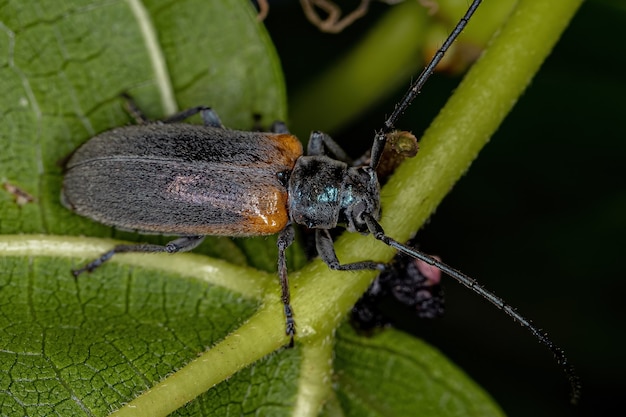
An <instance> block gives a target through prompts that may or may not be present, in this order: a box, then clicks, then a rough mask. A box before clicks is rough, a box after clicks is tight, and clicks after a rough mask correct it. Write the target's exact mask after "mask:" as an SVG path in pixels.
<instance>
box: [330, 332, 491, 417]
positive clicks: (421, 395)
mask: <svg viewBox="0 0 626 417" xmlns="http://www.w3.org/2000/svg"><path fill="white" fill-rule="evenodd" d="M335 372H336V375H337V382H336V384H337V386H338V389H337V391H338V394H337V396H338V397H339V402H340V403H341V405H342V408H343V409H344V410H349V411H348V412H346V415H354V416H372V417H374V416H408V415H413V414H414V413H415V410H417V409H419V410H420V415H421V416H440V415H446V416H468V415H475V416H501V415H502V412H501V411H500V409H499V408H498V407H496V406H495V405H493V403H492V401H491V399H490V398H489V397H488V396H487V395H486V394H485V393H484V392H482V391H481V390H480V389H477V388H476V386H475V385H474V383H473V382H472V381H471V380H470V379H469V378H468V377H467V376H465V375H464V374H463V373H462V372H461V371H460V370H459V369H457V368H456V367H455V366H454V365H452V364H451V363H450V362H449V361H448V360H447V359H446V358H445V357H444V356H443V355H442V354H441V353H439V352H438V351H436V350H435V349H433V348H432V347H430V346H428V345H427V344H425V343H424V342H422V341H420V340H417V339H415V338H411V337H409V336H407V335H405V334H404V333H400V332H397V331H395V330H386V331H384V332H381V333H379V334H377V335H375V336H374V337H372V338H363V337H359V336H358V335H356V334H355V333H354V331H353V330H352V329H351V328H349V327H347V326H344V327H342V331H341V332H340V333H339V335H338V338H337V346H336V357H335ZM381 381H385V383H383V384H381Z"/></svg>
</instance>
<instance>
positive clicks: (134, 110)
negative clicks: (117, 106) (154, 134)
mask: <svg viewBox="0 0 626 417" xmlns="http://www.w3.org/2000/svg"><path fill="white" fill-rule="evenodd" d="M121 96H122V98H123V99H124V100H125V104H126V106H125V107H126V111H127V112H128V114H130V116H131V117H132V118H133V119H135V123H137V124H138V125H145V124H147V123H150V119H148V118H147V117H146V115H145V114H143V112H142V111H141V109H140V108H139V106H137V103H135V100H133V98H132V97H131V96H130V94H128V93H122V94H121Z"/></svg>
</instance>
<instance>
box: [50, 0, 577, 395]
mask: <svg viewBox="0 0 626 417" xmlns="http://www.w3.org/2000/svg"><path fill="white" fill-rule="evenodd" d="M480 3H481V1H480V0H475V1H473V2H472V4H471V5H470V7H469V9H468V10H467V12H466V14H465V15H464V16H463V18H462V19H461V20H460V21H459V22H458V24H457V25H456V27H455V28H454V30H453V31H452V33H451V34H450V35H449V37H448V38H447V40H446V41H445V42H444V44H443V46H442V47H441V48H440V49H439V50H438V51H437V53H436V54H435V56H434V57H433V58H432V60H431V61H430V63H429V64H428V65H427V66H426V68H425V69H424V70H423V72H422V73H421V74H420V76H419V77H418V78H417V80H416V81H415V82H414V83H413V84H412V85H411V87H410V89H409V90H408V91H407V93H406V95H405V96H404V98H403V99H402V100H401V102H400V103H399V104H398V105H397V106H396V108H395V110H394V111H393V113H392V114H391V115H390V116H389V117H388V119H387V120H386V121H385V123H384V128H383V129H382V130H381V131H379V132H377V133H376V135H375V137H374V141H373V144H372V148H371V160H370V163H369V165H365V166H351V165H349V164H348V161H349V158H348V156H347V155H346V153H345V152H344V151H343V150H342V149H341V148H340V147H339V145H338V144H336V143H335V142H334V141H333V139H332V138H331V137H330V136H328V135H327V134H325V133H322V132H319V131H315V132H313V133H311V136H310V139H309V143H308V147H307V154H306V155H303V154H302V145H301V144H300V142H299V141H298V139H297V138H296V137H295V136H293V135H291V134H289V132H288V131H287V129H286V127H285V125H284V124H282V123H276V124H275V125H274V128H273V133H259V132H242V131H234V130H227V129H225V128H224V127H223V126H222V123H221V122H220V120H219V118H218V116H217V114H216V113H215V112H214V111H213V110H211V109H210V108H208V107H203V106H199V107H195V108H191V109H188V110H185V111H183V112H180V113H178V114H175V115H173V116H170V117H169V118H168V119H165V120H163V121H162V122H159V123H145V122H147V120H146V119H145V118H144V117H143V116H142V115H141V113H140V112H139V111H138V109H136V108H134V110H133V113H134V115H135V118H136V119H137V120H138V121H140V122H142V123H140V124H139V125H135V126H126V127H120V128H116V129H113V130H109V131H107V132H104V133H101V134H99V135H97V136H95V137H93V138H91V139H90V140H89V141H88V142H86V143H85V144H84V145H82V146H81V147H80V148H78V149H77V150H76V152H75V153H74V154H73V155H72V156H71V158H70V160H69V161H68V163H67V165H66V173H65V178H64V182H63V191H62V202H63V204H64V205H65V206H66V207H68V208H69V209H70V210H72V211H74V212H76V213H77V214H80V215H82V216H85V217H89V218H91V219H94V220H96V221H98V222H101V223H104V224H106V225H110V226H115V227H117V228H120V229H128V230H134V231H138V232H143V233H157V234H164V235H179V236H181V237H180V238H178V239H175V240H172V241H171V242H169V243H168V244H166V245H165V246H160V245H153V244H132V245H117V246H115V247H114V248H113V249H111V250H110V251H108V252H106V253H105V254H103V255H102V256H101V257H100V258H98V259H95V260H94V261H92V262H90V263H89V264H87V265H86V266H85V267H83V268H80V269H77V270H75V271H73V273H74V275H75V276H78V275H79V274H81V273H82V272H85V271H89V272H91V271H93V270H94V269H96V268H97V267H98V266H100V265H101V264H102V263H104V262H105V261H107V260H109V259H110V258H111V257H112V256H113V255H115V254H116V253H124V252H168V253H174V252H182V251H188V250H191V249H193V248H195V247H196V246H198V245H199V244H200V243H201V242H202V240H203V239H204V236H205V235H223V236H251V235H268V234H275V233H278V234H279V236H278V275H279V279H280V286H281V290H282V302H283V305H284V314H285V322H286V328H285V331H286V334H287V335H288V336H289V338H290V345H293V338H294V335H295V333H296V325H295V321H294V317H293V311H292V308H291V304H290V294H289V284H288V280H287V267H286V260H285V249H286V248H287V247H288V246H289V245H290V244H291V243H292V242H293V240H294V231H293V225H294V224H300V225H304V226H306V227H308V228H311V229H315V240H316V247H317V251H318V254H319V255H320V257H321V258H322V260H323V261H324V262H325V263H326V264H327V265H328V266H329V267H330V268H331V269H334V270H346V271H355V270H364V269H367V270H378V271H383V270H384V269H385V266H386V265H385V264H383V263H380V262H375V261H361V262H355V263H349V264H342V263H340V261H339V260H338V259H337V256H336V254H335V250H334V247H333V240H332V238H331V235H330V233H329V230H330V229H334V228H335V227H337V226H338V225H341V226H344V227H345V228H346V229H347V230H348V231H350V232H359V233H363V234H371V235H372V236H373V237H374V238H375V239H378V240H380V241H382V242H384V243H385V244H387V245H389V246H391V247H392V248H395V249H396V250H398V251H400V252H401V253H403V254H405V255H408V256H410V257H413V258H415V259H419V260H421V261H424V262H426V263H428V264H430V265H433V266H435V267H437V268H439V269H440V270H441V271H443V272H444V273H446V274H447V275H449V276H451V277H452V278H454V279H456V280H457V281H458V282H460V283H461V284H463V285H465V286H466V287H467V288H469V289H470V290H472V291H474V292H475V293H477V294H478V295H480V296H481V297H483V298H485V299H486V300H487V301H489V302H490V303H492V304H493V305H495V306H496V307H498V308H499V309H501V310H503V311H504V312H505V313H506V314H507V315H509V316H510V317H512V318H513V319H514V320H515V321H517V322H519V323H520V324H521V325H522V326H523V327H525V328H526V329H527V330H529V331H530V332H531V333H532V334H533V335H534V336H535V337H536V338H537V339H538V340H539V341H540V342H541V343H542V344H544V345H546V346H547V347H548V348H549V349H550V350H551V351H552V353H553V354H554V356H555V357H556V360H557V361H558V362H559V364H561V366H562V367H563V368H564V370H565V372H566V373H567V375H568V377H569V379H570V384H571V389H572V399H573V401H575V400H576V399H577V398H578V396H579V383H578V379H577V377H576V375H575V373H574V371H573V368H572V367H571V365H570V364H569V361H568V359H567V358H566V356H565V355H564V353H563V351H562V350H561V349H560V348H559V347H557V346H556V345H554V344H553V343H552V341H550V339H548V337H547V335H546V334H545V333H544V332H542V331H541V330H540V329H539V328H537V327H535V326H534V325H533V324H532V323H531V322H530V321H529V320H528V319H526V318H524V317H523V316H522V315H521V314H519V313H518V312H517V311H515V310H514V309H513V308H512V307H511V306H509V305H508V304H506V303H505V302H504V301H503V300H502V299H500V298H498V297H497V296H495V295H494V294H493V293H491V292H489V291H487V290H486V289H484V288H483V287H481V286H480V285H478V283H477V282H476V281H475V280H474V279H472V278H470V277H469V276H467V275H465V274H463V273H462V272H460V271H458V270H456V269H454V268H451V267H449V266H448V265H446V264H444V263H443V262H441V261H439V260H437V259H435V258H433V257H431V256H428V255H426V254H424V253H422V252H419V251H417V250H415V249H414V248H412V247H409V246H407V245H404V244H402V243H400V242H397V241H395V240H394V239H392V238H391V237H389V236H387V235H386V234H385V232H384V230H383V228H382V227H381V226H380V224H379V223H378V220H379V219H380V216H381V210H380V199H379V183H378V178H377V175H376V171H375V168H376V167H377V165H378V163H379V161H380V159H381V154H382V150H383V148H384V145H385V141H386V135H387V134H389V133H390V132H392V131H393V129H394V125H395V123H396V121H397V119H398V117H399V116H400V115H401V114H402V113H403V112H404V111H405V110H406V109H407V107H408V106H409V105H410V104H411V102H412V101H413V100H414V99H415V98H416V96H417V95H418V94H419V92H420V90H421V89H422V87H423V85H424V83H425V82H426V80H427V79H428V78H429V77H430V75H431V74H432V72H433V71H434V69H435V67H436V66H437V64H438V63H439V62H440V60H441V59H442V58H443V56H444V54H445V53H446V51H447V50H448V48H449V47H450V45H451V44H452V42H454V40H455V39H456V38H457V36H458V35H459V34H460V33H461V31H462V30H463V28H464V27H465V26H466V24H467V22H468V21H469V19H470V18H471V16H472V15H473V13H474V12H475V11H476V9H477V8H478V6H479V4H480ZM197 113H200V115H201V116H202V119H203V121H204V125H192V124H185V123H181V122H182V121H183V120H185V119H187V118H188V117H190V116H192V115H194V114H197Z"/></svg>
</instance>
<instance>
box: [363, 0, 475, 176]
mask: <svg viewBox="0 0 626 417" xmlns="http://www.w3.org/2000/svg"><path fill="white" fill-rule="evenodd" d="M481 2H482V0H474V1H473V2H472V4H471V5H470V7H469V8H468V9H467V11H466V12H465V15H464V16H463V17H462V18H461V20H459V22H458V23H457V24H456V26H455V27H454V29H453V30H452V32H451V33H450V35H448V38H447V39H446V40H445V42H444V43H443V45H442V46H441V48H439V50H438V51H437V52H436V53H435V55H434V56H433V58H432V59H431V60H430V62H429V63H428V65H426V67H425V68H424V69H423V70H422V72H421V73H420V75H419V77H417V79H416V80H415V81H414V82H413V83H412V84H411V86H410V87H409V89H408V90H407V92H406V93H405V94H404V97H402V100H400V102H399V103H398V104H396V107H395V109H394V110H393V112H392V113H391V115H390V116H389V117H388V118H387V120H385V124H384V128H383V129H382V130H381V131H379V132H377V133H376V137H375V138H374V144H373V145H372V152H371V155H372V156H371V162H370V166H371V167H372V168H376V167H377V166H378V162H379V161H380V157H381V155H382V151H383V149H384V147H385V142H386V141H387V137H386V134H387V133H389V132H391V131H392V130H393V129H394V127H395V124H396V121H397V120H398V118H399V117H400V116H401V115H402V114H403V113H404V112H405V111H406V109H407V108H408V107H409V106H410V105H411V103H413V100H415V98H416V97H417V96H418V94H419V93H420V91H422V87H424V84H425V83H426V81H428V79H429V78H430V76H431V75H432V74H433V72H434V71H435V68H436V67H437V65H439V62H441V60H442V59H443V57H444V55H445V54H446V52H447V51H448V49H449V48H450V46H451V45H452V43H454V41H455V40H456V38H458V37H459V35H460V34H461V32H463V29H465V26H467V23H468V22H469V20H470V19H471V18H472V16H473V15H474V12H475V11H476V9H478V6H479V5H480V3H481Z"/></svg>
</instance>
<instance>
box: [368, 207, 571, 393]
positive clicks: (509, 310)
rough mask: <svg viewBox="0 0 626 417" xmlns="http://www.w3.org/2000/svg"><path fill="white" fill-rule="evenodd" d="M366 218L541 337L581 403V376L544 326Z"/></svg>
mask: <svg viewBox="0 0 626 417" xmlns="http://www.w3.org/2000/svg"><path fill="white" fill-rule="evenodd" d="M365 221H366V223H367V227H368V229H369V230H370V232H371V233H372V235H373V236H374V237H375V238H376V239H378V240H380V241H381V242H383V243H385V244H386V245H388V246H391V247H392V248H394V249H397V250H398V251H400V252H402V253H404V254H405V255H408V256H410V257H412V258H415V259H419V260H421V261H424V262H426V263H427V264H429V265H432V266H434V267H436V268H438V269H440V270H441V271H442V272H445V273H446V274H447V275H448V276H450V277H452V278H454V279H455V280H456V281H457V282H459V283H460V284H462V285H464V286H465V287H467V288H469V289H470V290H472V291H473V292H474V293H476V294H478V295H479V296H481V297H482V298H484V299H486V300H487V301H489V302H490V303H491V304H493V305H494V306H496V307H497V308H498V309H500V310H502V311H504V312H505V313H506V314H507V315H508V316H509V317H511V318H512V319H513V320H514V321H516V322H518V323H519V324H520V325H521V326H522V327H523V328H525V329H526V330H528V331H529V332H530V333H531V334H532V335H533V336H534V337H535V338H536V339H537V340H539V342H540V343H541V344H542V345H544V346H546V347H547V348H548V349H550V351H551V352H552V354H553V355H554V358H555V359H556V361H557V363H558V364H559V365H560V366H561V368H562V369H563V371H564V372H565V374H566V375H567V379H568V380H569V384H570V399H571V402H572V404H576V403H577V402H578V399H579V398H580V379H579V377H578V375H577V374H576V372H575V371H574V367H573V366H572V364H571V363H570V361H569V359H568V358H567V356H565V352H563V350H562V349H561V348H560V347H558V346H557V345H556V344H554V342H552V340H550V338H549V337H548V334H547V333H546V332H545V331H543V330H541V329H540V328H538V327H537V326H535V325H534V324H533V323H532V321H530V320H529V319H527V318H525V317H524V316H522V315H521V314H520V313H518V312H517V310H515V309H514V308H513V307H511V306H510V305H509V304H507V303H506V302H505V301H504V300H503V299H502V298H500V297H498V296H497V295H495V294H494V293H492V292H491V291H489V290H487V289H485V288H484V287H483V286H481V285H480V284H479V283H478V282H477V281H476V280H475V279H473V278H471V277H470V276H468V275H465V274H464V273H463V272H461V271H459V270H457V269H454V268H452V267H450V266H448V265H446V264H444V263H443V262H441V261H439V260H437V259H436V258H433V257H432V256H430V255H427V254H425V253H423V252H420V251H418V250H416V249H414V248H412V247H410V246H406V245H403V244H402V243H400V242H398V241H396V240H394V239H392V238H390V237H389V236H387V235H386V234H385V232H384V230H383V228H382V227H381V226H380V224H378V222H377V221H376V220H375V219H374V218H373V217H372V216H370V215H366V216H365Z"/></svg>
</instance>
